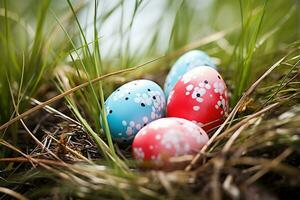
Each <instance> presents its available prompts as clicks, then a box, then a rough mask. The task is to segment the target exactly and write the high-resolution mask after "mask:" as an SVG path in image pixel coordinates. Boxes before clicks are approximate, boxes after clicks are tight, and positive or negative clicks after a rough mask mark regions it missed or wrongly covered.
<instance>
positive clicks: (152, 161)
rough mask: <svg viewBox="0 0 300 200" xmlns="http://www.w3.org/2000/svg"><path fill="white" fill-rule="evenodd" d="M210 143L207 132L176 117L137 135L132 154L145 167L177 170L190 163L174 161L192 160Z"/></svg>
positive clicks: (161, 120)
mask: <svg viewBox="0 0 300 200" xmlns="http://www.w3.org/2000/svg"><path fill="white" fill-rule="evenodd" d="M207 141H208V136H207V134H206V133H205V131H204V130H203V129H202V128H200V127H199V126H197V125H196V124H194V123H193V122H190V121H188V120H186V119H181V118H174V117H171V118H161V119H158V120H155V121H153V122H151V123H150V124H148V125H147V126H145V127H144V128H142V129H141V130H140V131H139V132H138V134H137V135H136V137H135V138H134V140H133V143H132V153H133V157H134V158H135V159H137V160H138V161H139V163H140V164H141V165H142V166H143V167H150V168H158V169H174V168H176V169H177V168H180V167H183V166H182V164H183V165H186V164H187V162H185V163H184V162H183V163H181V162H172V160H173V161H174V160H176V158H180V157H183V156H186V157H187V156H192V157H193V155H195V154H197V153H198V152H199V150H201V148H202V147H203V146H204V145H205V144H206V143H207ZM190 160H191V158H190V159H189V161H190ZM189 161H188V162H189Z"/></svg>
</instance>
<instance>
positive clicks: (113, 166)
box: [0, 0, 300, 200]
mask: <svg viewBox="0 0 300 200" xmlns="http://www.w3.org/2000/svg"><path fill="white" fill-rule="evenodd" d="M30 3H33V2H30ZM30 3H29V4H28V5H29V6H30V5H32V4H30ZM195 3H197V2H196V1H189V2H187V1H171V0H170V1H166V2H164V3H162V7H164V9H163V11H164V12H162V13H157V19H158V21H157V22H158V23H155V24H154V25H153V27H152V28H153V31H152V30H151V31H150V30H149V34H148V35H147V37H148V38H149V41H150V42H149V43H146V42H145V44H143V48H141V49H138V52H137V50H135V49H134V48H132V47H131V44H132V43H131V42H132V41H133V40H134V36H132V35H131V33H132V32H133V31H134V28H135V22H136V20H138V19H139V17H140V14H141V12H143V11H144V10H143V9H145V8H147V6H150V5H149V4H150V2H145V1H135V2H134V4H132V5H130V6H131V7H130V6H129V5H128V4H127V2H125V1H122V0H121V1H118V2H116V3H115V4H112V5H111V7H109V8H107V7H105V6H106V4H105V2H102V1H97V0H95V1H93V2H91V5H90V4H89V3H87V4H75V3H74V2H73V1H69V0H68V1H66V2H65V3H64V4H63V5H64V7H63V9H62V12H64V14H62V13H61V12H60V11H58V9H57V6H59V5H56V4H55V3H52V2H51V3H50V1H43V2H42V3H39V4H38V6H37V11H38V12H37V13H38V15H37V16H38V17H37V20H36V24H35V29H33V28H30V27H31V26H29V25H27V24H26V23H25V22H24V20H25V19H27V18H26V17H18V16H19V15H20V16H22V15H21V14H16V13H19V11H18V10H17V9H15V10H14V11H12V10H13V8H14V3H11V2H8V1H3V3H2V4H1V6H2V7H3V9H1V10H3V11H4V12H0V15H1V13H2V15H1V20H0V26H1V27H5V28H4V29H1V30H5V31H4V32H1V33H0V41H1V43H0V45H1V47H2V46H3V48H0V51H3V50H4V51H3V54H0V55H1V56H2V57H3V59H0V72H3V73H0V88H1V90H3V93H1V98H0V108H1V110H3V113H4V114H3V115H2V113H1V115H0V117H1V120H0V121H1V126H0V131H1V133H2V134H4V133H5V130H6V129H7V128H8V127H11V126H12V125H14V124H15V122H19V121H20V122H21V123H20V125H21V126H20V127H19V128H18V129H16V128H15V129H9V130H8V131H7V133H11V134H14V135H18V137H15V138H14V140H12V137H11V135H10V134H7V133H6V135H5V137H1V139H0V144H1V149H4V150H5V151H1V152H2V154H3V156H2V157H1V158H0V162H1V163H2V165H1V167H2V166H3V167H2V168H3V169H1V170H2V172H3V173H2V174H3V176H2V177H1V179H0V182H1V187H0V192H1V193H3V194H4V195H3V196H2V197H1V198H10V197H11V196H13V197H16V198H19V199H25V197H27V198H32V199H42V198H54V199H55V198H56V199H71V198H79V199H99V198H103V199H111V198H113V199H166V198H170V199H186V198H187V195H188V196H189V198H190V199H196V198H197V199H198V198H199V197H202V198H204V199H208V198H209V199H216V200H218V199H222V198H229V199H251V197H252V195H253V193H254V192H253V191H255V194H256V195H257V196H258V198H259V199H265V198H280V199H288V198H290V197H289V196H287V195H286V194H287V193H288V194H289V195H295V196H296V195H298V193H297V191H298V189H299V187H300V182H299V180H298V179H295V177H298V176H299V175H300V171H299V169H298V166H299V159H300V155H299V150H300V149H299V142H300V136H299V130H298V124H299V123H300V118H299V116H300V108H299V102H300V99H299V97H300V96H299V92H300V90H299V82H300V80H299V72H300V71H299V62H300V60H299V58H300V56H299V55H300V51H299V44H300V42H299V41H297V40H299V38H298V37H297V36H298V34H299V32H298V31H297V30H295V29H291V28H294V27H296V25H297V23H298V22H297V18H296V16H297V14H298V13H299V12H297V11H298V10H299V6H298V5H294V4H293V1H292V0H289V1H285V2H281V1H272V3H271V2H268V1H260V2H257V1H252V0H251V1H247V2H244V1H236V2H232V1H214V3H212V4H211V5H206V8H207V10H205V12H204V11H203V10H201V8H199V7H197V6H195V5H196V4H195ZM89 6H91V7H92V8H93V9H92V11H93V20H92V23H91V25H90V26H91V27H92V35H93V36H92V39H90V38H89V36H88V35H89V34H88V32H89V31H88V28H86V27H85V26H84V25H82V16H83V15H82V14H86V13H85V12H82V13H80V12H79V11H84V10H85V9H89ZM128 6H129V7H130V8H132V9H131V11H128V10H129V9H128ZM102 8H103V10H104V11H103V13H101V12H100V10H101V9H102ZM278 8H280V9H278ZM10 9H12V10H10ZM1 10H0V11H1ZM88 11H89V12H91V10H88ZM119 11H120V16H121V19H120V22H121V23H120V24H119V26H116V29H117V33H118V34H116V35H119V36H118V37H117V39H116V38H115V40H116V41H117V40H118V39H120V41H121V42H119V43H115V44H114V45H115V46H117V48H118V50H117V51H116V52H114V51H113V50H112V51H111V54H110V55H109V56H103V53H102V52H103V51H104V50H105V49H103V47H106V48H107V45H106V46H105V42H107V41H106V40H108V39H107V38H106V37H108V36H107V35H105V33H103V30H102V25H103V24H105V23H106V22H110V23H111V21H110V18H111V17H112V16H114V14H115V13H118V12H119ZM200 11H201V12H200ZM274 11H276V12H274ZM127 12H130V15H129V17H128V13H127ZM25 13H26V12H25ZM201 13H207V15H208V16H209V17H207V18H205V17H203V15H202V14H201ZM23 15H24V16H26V15H25V14H23ZM16 16H17V17H16ZM126 16H127V17H128V18H129V21H128V23H126V20H127V18H126ZM166 16H168V17H169V18H168V19H166ZM275 19H276V20H275ZM11 20H12V21H15V22H16V23H13V22H12V21H11ZM164 20H166V21H172V23H171V26H170V27H168V28H167V29H164V31H166V32H164V31H161V30H162V28H163V27H164V25H165V24H164ZM224 21H226V26H225V25H224V24H223V23H224ZM200 23H203V24H202V26H200V25H199V24H200ZM28 24H30V23H28ZM48 24H51V25H52V26H47V25H48ZM204 25H205V26H204ZM224 26H225V29H224ZM20 27H21V28H24V27H25V28H26V29H25V30H26V31H27V32H28V35H27V32H26V34H25V36H26V37H25V38H26V39H25V41H26V42H25V45H24V46H25V48H24V50H22V51H21V50H20V51H19V50H18V49H17V48H16V46H17V41H14V40H13V37H12V36H13V35H15V34H16V33H15V32H14V31H13V30H14V29H16V30H19V28H20ZM46 27H47V28H48V27H51V30H52V31H50V32H48V31H45V30H46ZM47 30H48V29H47ZM287 30H292V31H287ZM162 32H163V33H162ZM32 33H33V34H32ZM150 33H151V34H150ZM166 33H167V34H166ZM20 35H23V34H20ZM102 35H104V36H103V37H102ZM111 37H113V35H111ZM162 38H163V41H164V42H165V41H168V42H167V45H166V46H164V45H162V44H161V42H162ZM90 40H91V41H90ZM60 41H62V42H60ZM195 48H201V49H204V50H206V51H207V52H208V53H209V54H210V55H211V56H213V57H214V58H215V60H216V62H218V64H219V66H220V67H219V70H220V71H221V73H222V74H224V76H225V77H226V80H227V84H228V86H229V89H230V91H231V97H232V102H231V104H232V109H231V111H230V114H229V116H228V118H227V119H226V121H225V122H224V123H223V124H222V125H221V126H220V127H218V128H217V130H215V131H214V132H213V133H212V134H211V135H210V141H209V143H208V144H207V146H205V147H204V148H203V149H202V150H201V151H200V152H199V154H198V155H197V156H196V157H194V158H192V159H191V158H190V157H187V158H180V159H177V160H175V161H176V162H180V161H181V160H184V161H190V164H189V165H188V166H187V167H186V169H184V170H179V171H174V172H161V171H141V170H139V169H138V168H137V166H136V165H135V162H134V161H133V160H132V158H131V155H130V154H131V152H130V149H122V148H120V147H118V146H117V145H114V144H113V143H112V140H111V137H110V134H109V128H108V125H107V122H105V117H103V116H106V113H105V109H104V100H105V97H106V96H107V95H108V94H110V93H111V92H112V91H113V89H114V88H115V87H116V86H117V85H119V84H120V83H122V82H124V81H128V80H130V79H134V78H140V77H152V78H153V79H154V80H156V81H158V82H160V83H162V82H163V80H162V79H163V76H162V77H161V76H157V74H158V72H161V74H164V76H165V75H166V72H167V69H168V68H169V67H170V66H171V64H172V63H173V62H174V61H175V60H176V58H177V57H178V56H179V55H181V54H182V53H184V52H186V51H188V50H191V49H195ZM112 49H113V48H112ZM135 51H136V52H135ZM132 52H133V53H132ZM162 54H166V55H165V56H162ZM2 57H1V58H2ZM153 58H155V59H154V60H152V59H153ZM156 58H159V59H156ZM149 60H150V61H149ZM145 61H149V62H145ZM153 61H155V62H153ZM138 64H139V65H138ZM146 64H147V67H146V66H145V65H146ZM8 65H9V66H12V67H11V68H5V67H2V66H8ZM148 65H150V66H148ZM132 66H137V67H133V68H129V67H132ZM144 66H145V67H144ZM54 68H55V70H54ZM31 71H36V72H37V73H35V74H32V73H29V72H31ZM45 74H47V75H48V74H49V75H51V76H47V77H45ZM53 77H55V78H53ZM53 83H54V84H53ZM49 85H55V86H56V87H52V88H51V89H50V91H51V92H53V91H54V92H55V93H56V94H55V95H54V97H52V98H49V99H48V98H46V99H47V100H46V101H45V102H39V101H37V100H35V99H34V98H31V97H33V96H36V98H37V99H41V98H43V96H41V93H40V92H39V86H49ZM46 93H49V91H47V92H46ZM2 94H3V95H2ZM42 95H44V94H42ZM63 99H65V101H63ZM28 102H30V103H32V104H34V107H33V108H31V109H27V108H28ZM53 103H56V104H53ZM42 109H43V111H41V110H42ZM33 113H34V115H31V114H33ZM100 116H102V119H104V123H103V125H102V126H101V123H100ZM26 118H27V120H26ZM28 119H30V120H31V121H30V120H28ZM102 129H104V131H102ZM25 136H26V137H25ZM24 137H25V138H26V140H29V141H31V142H28V143H26V144H25V145H24V144H23V143H22V140H23V138H24ZM84 145H86V146H88V147H86V148H85V147H84ZM3 152H4V153H3ZM6 152H9V153H6ZM12 152H13V153H12ZM187 159H190V160H187Z"/></svg>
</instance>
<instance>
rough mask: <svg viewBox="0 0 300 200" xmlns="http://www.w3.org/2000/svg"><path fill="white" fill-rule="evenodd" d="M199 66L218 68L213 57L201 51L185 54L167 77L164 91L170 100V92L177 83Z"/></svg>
mask: <svg viewBox="0 0 300 200" xmlns="http://www.w3.org/2000/svg"><path fill="white" fill-rule="evenodd" d="M199 66H210V67H212V68H216V66H215V64H214V62H213V61H212V59H211V57H210V56H209V55H207V54H206V53H205V52H203V51H200V50H192V51H188V52H187V53H185V54H183V55H182V56H181V57H179V59H178V60H177V61H176V62H175V64H174V65H173V66H172V68H171V70H170V72H169V74H168V75H167V78H166V81H165V85H164V91H165V94H166V97H167V98H168V96H169V93H170V91H172V89H173V87H174V86H175V84H176V83H177V81H178V80H179V79H180V78H181V77H182V76H183V74H185V73H186V72H188V71H189V70H191V69H193V68H195V67H199Z"/></svg>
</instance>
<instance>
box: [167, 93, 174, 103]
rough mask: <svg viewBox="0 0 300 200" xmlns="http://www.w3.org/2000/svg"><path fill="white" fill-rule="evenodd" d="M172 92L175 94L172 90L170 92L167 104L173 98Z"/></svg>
mask: <svg viewBox="0 0 300 200" xmlns="http://www.w3.org/2000/svg"><path fill="white" fill-rule="evenodd" d="M174 92H175V91H174V90H172V91H171V92H170V94H169V98H168V104H169V103H170V102H171V99H172V97H173V94H174Z"/></svg>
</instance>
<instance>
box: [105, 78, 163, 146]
mask: <svg viewBox="0 0 300 200" xmlns="http://www.w3.org/2000/svg"><path fill="white" fill-rule="evenodd" d="M105 107H106V114H107V121H108V125H109V128H110V133H111V136H112V139H113V140H114V141H115V142H117V143H121V144H130V143H131V142H132V140H133V138H134V136H135V135H136V134H137V132H138V131H139V130H140V129H141V128H142V127H144V126H146V125H147V124H148V123H150V122H151V121H153V120H155V119H158V118H161V117H164V116H165V109H166V99H165V95H164V92H163V90H162V89H161V87H160V86H159V85H157V84H156V83H155V82H153V81H150V80H135V81H131V82H129V83H126V84H124V85H122V86H121V87H119V88H118V89H117V90H115V91H114V92H113V93H112V94H111V95H110V96H109V97H108V98H107V100H106V101H105Z"/></svg>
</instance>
